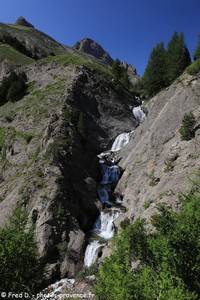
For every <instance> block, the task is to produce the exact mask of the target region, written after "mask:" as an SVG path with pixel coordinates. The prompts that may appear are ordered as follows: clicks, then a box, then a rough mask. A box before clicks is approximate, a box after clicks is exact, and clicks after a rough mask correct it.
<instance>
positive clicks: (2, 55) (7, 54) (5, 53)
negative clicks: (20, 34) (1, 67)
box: [0, 44, 33, 65]
mask: <svg viewBox="0 0 200 300" xmlns="http://www.w3.org/2000/svg"><path fill="white" fill-rule="evenodd" d="M4 59H7V60H8V61H10V62H11V63H14V64H16V65H25V64H29V63H32V62H33V59H32V58H30V57H27V56H26V55H24V54H22V53H20V52H19V51H17V50H15V49H14V48H12V47H11V46H9V45H7V44H0V62H2V61H3V60H4Z"/></svg>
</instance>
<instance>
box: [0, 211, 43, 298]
mask: <svg viewBox="0 0 200 300" xmlns="http://www.w3.org/2000/svg"><path fill="white" fill-rule="evenodd" d="M26 222H27V215H26V213H25V212H24V211H23V210H21V209H17V210H15V212H14V215H13V216H12V217H11V218H10V220H9V223H8V224H7V226H6V227H5V228H3V229H1V230H0V278H2V279H3V280H1V281H0V290H1V291H4V292H9V291H10V292H14V293H18V292H29V293H34V292H36V291H38V289H39V288H40V286H41V282H42V280H43V274H44V272H43V267H42V265H41V263H40V262H39V261H38V258H37V247H36V243H35V242H34V235H33V230H32V229H31V230H29V231H28V230H26V231H25V226H26Z"/></svg>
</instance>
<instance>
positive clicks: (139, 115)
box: [132, 106, 146, 123]
mask: <svg viewBox="0 0 200 300" xmlns="http://www.w3.org/2000/svg"><path fill="white" fill-rule="evenodd" d="M132 112H133V115H134V117H135V119H136V120H137V121H138V123H142V122H143V121H144V119H145V118H146V115H145V113H144V111H143V110H142V107H141V106H136V107H134V108H133V110H132Z"/></svg>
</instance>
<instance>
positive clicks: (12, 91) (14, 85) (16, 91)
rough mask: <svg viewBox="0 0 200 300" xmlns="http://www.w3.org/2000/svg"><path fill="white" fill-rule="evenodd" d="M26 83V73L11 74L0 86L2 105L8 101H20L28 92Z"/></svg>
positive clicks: (0, 103)
mask: <svg viewBox="0 0 200 300" xmlns="http://www.w3.org/2000/svg"><path fill="white" fill-rule="evenodd" d="M26 81H27V77H26V74H25V73H19V74H16V73H15V72H11V73H10V75H9V76H8V77H5V78H4V79H3V80H2V83H1V86H0V105H3V104H4V103H6V102H7V101H11V102H15V101H18V100H20V99H21V98H22V97H23V96H24V95H25V93H26V90H27V85H26Z"/></svg>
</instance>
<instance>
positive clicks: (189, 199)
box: [95, 183, 200, 300]
mask: <svg viewBox="0 0 200 300" xmlns="http://www.w3.org/2000/svg"><path fill="white" fill-rule="evenodd" d="M182 198H183V200H182V201H183V203H182V209H181V211H180V212H179V213H178V212H173V211H172V209H170V208H168V207H166V206H164V205H161V206H160V207H158V209H159V213H158V214H157V215H155V216H154V217H153V218H152V223H153V225H154V226H155V229H156V230H155V231H154V232H153V233H151V234H147V231H146V227H145V226H144V225H145V223H144V221H141V220H136V222H135V223H134V224H131V225H129V226H126V227H125V228H124V229H123V230H122V232H121V234H120V235H119V236H117V237H116V238H115V242H114V249H113V254H112V255H111V256H110V257H109V258H106V259H105V261H104V263H103V264H102V265H101V267H100V269H99V272H98V275H97V283H96V285H95V293H96V296H97V299H99V300H124V299H126V300H133V299H136V300H137V299H138V300H140V299H141V300H156V299H162V300H183V299H185V300H186V299H187V300H189V299H190V300H194V299H196V300H197V299H199V297H200V240H199V226H200V185H199V183H198V184H196V186H195V188H193V189H192V191H191V192H190V193H189V194H188V195H185V196H183V197H182ZM134 261H137V262H139V265H138V266H137V268H136V269H132V266H133V264H132V262H134Z"/></svg>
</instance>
